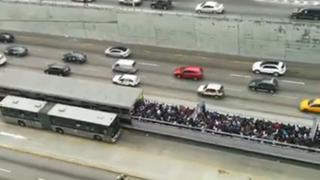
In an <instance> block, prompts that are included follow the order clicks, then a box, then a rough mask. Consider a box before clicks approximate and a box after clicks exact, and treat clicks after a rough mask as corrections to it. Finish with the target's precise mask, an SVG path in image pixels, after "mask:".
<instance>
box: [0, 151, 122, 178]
mask: <svg viewBox="0 0 320 180" xmlns="http://www.w3.org/2000/svg"><path fill="white" fill-rule="evenodd" d="M0 154H1V157H0V178H1V179H3V178H8V179H16V180H21V178H22V177H23V180H88V179H91V180H108V179H109V180H114V179H116V177H117V175H118V174H117V173H112V172H107V171H102V170H98V169H94V168H89V167H84V166H79V165H75V164H70V163H66V162H63V161H57V160H54V159H47V158H43V157H40V156H35V155H31V154H26V153H21V152H18V151H11V150H8V149H0Z"/></svg>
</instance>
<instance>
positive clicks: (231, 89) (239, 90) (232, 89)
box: [224, 87, 242, 92]
mask: <svg viewBox="0 0 320 180" xmlns="http://www.w3.org/2000/svg"><path fill="white" fill-rule="evenodd" d="M224 89H225V90H230V91H238V92H241V91H242V90H241V89H234V88H227V87H226V88H224Z"/></svg>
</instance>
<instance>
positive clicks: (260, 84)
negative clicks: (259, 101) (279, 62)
mask: <svg viewBox="0 0 320 180" xmlns="http://www.w3.org/2000/svg"><path fill="white" fill-rule="evenodd" d="M248 86H249V89H251V90H252V91H264V92H269V93H272V94H273V93H275V92H277V91H278V90H279V83H278V80H277V79H275V78H262V79H255V80H252V81H250V83H249V85H248Z"/></svg>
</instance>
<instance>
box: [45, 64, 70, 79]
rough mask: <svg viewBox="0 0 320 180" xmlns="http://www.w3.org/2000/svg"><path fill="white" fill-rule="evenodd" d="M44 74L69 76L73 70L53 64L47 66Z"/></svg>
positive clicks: (63, 65)
mask: <svg viewBox="0 0 320 180" xmlns="http://www.w3.org/2000/svg"><path fill="white" fill-rule="evenodd" d="M44 73H46V74H53V75H58V76H69V75H70V73H71V68H70V67H69V66H68V65H65V64H59V63H53V64H49V65H48V66H47V68H46V69H45V70H44Z"/></svg>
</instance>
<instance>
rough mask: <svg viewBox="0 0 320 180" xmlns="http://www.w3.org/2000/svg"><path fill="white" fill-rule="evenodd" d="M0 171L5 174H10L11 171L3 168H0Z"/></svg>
mask: <svg viewBox="0 0 320 180" xmlns="http://www.w3.org/2000/svg"><path fill="white" fill-rule="evenodd" d="M0 171H2V172H6V173H11V171H10V170H8V169H3V168H0Z"/></svg>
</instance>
